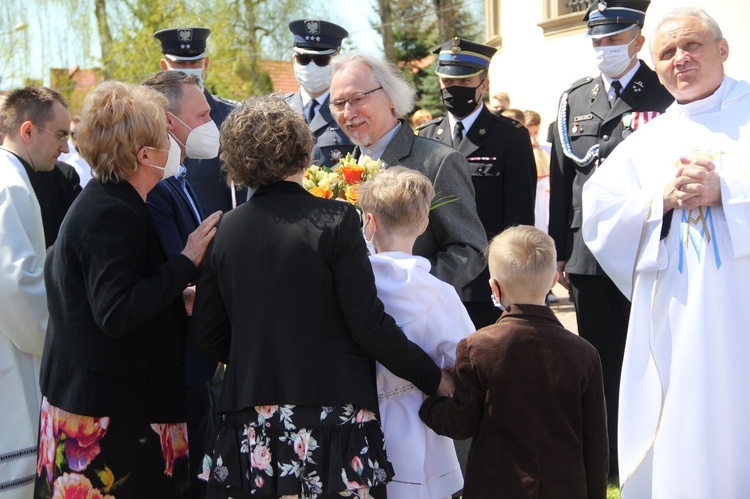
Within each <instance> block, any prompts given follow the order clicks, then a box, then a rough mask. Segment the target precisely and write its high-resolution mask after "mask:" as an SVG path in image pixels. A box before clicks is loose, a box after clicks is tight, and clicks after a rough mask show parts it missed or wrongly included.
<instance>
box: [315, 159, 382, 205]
mask: <svg viewBox="0 0 750 499" xmlns="http://www.w3.org/2000/svg"><path fill="white" fill-rule="evenodd" d="M362 159H363V161H362V164H358V163H357V160H356V159H354V158H352V155H351V154H347V155H346V157H344V158H342V159H340V160H339V164H338V165H336V166H334V167H333V168H329V167H326V166H317V165H312V166H311V167H310V168H308V169H307V172H305V178H304V179H303V180H302V185H303V186H304V188H305V189H307V190H308V191H309V192H310V193H311V194H313V195H315V196H318V197H320V198H325V199H340V200H342V201H347V202H349V203H351V204H353V205H355V206H356V204H357V197H358V196H357V192H356V189H355V187H356V185H357V184H360V183H362V182H366V181H367V180H370V179H371V178H373V177H374V176H375V175H377V173H378V172H379V171H380V170H382V169H383V168H384V166H383V162H382V161H381V160H379V159H378V160H373V159H371V158H370V157H369V156H364V157H363V158H362Z"/></svg>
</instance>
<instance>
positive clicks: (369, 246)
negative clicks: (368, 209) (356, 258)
mask: <svg viewBox="0 0 750 499" xmlns="http://www.w3.org/2000/svg"><path fill="white" fill-rule="evenodd" d="M369 223H370V218H369V214H368V215H367V218H366V219H365V223H364V224H363V226H362V237H364V238H365V246H367V252H368V253H370V254H371V255H377V254H378V251H377V250H376V249H375V243H373V242H372V238H373V237H374V236H375V234H373V235H372V236H370V238H369V239H367V226H368V225H369Z"/></svg>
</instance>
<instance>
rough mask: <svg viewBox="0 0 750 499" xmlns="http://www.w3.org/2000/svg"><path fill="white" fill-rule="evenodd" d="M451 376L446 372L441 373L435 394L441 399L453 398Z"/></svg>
mask: <svg viewBox="0 0 750 499" xmlns="http://www.w3.org/2000/svg"><path fill="white" fill-rule="evenodd" d="M453 388H454V386H453V376H451V375H450V374H448V371H446V370H442V371H441V378H440V385H439V386H438V389H437V394H438V395H439V396H441V397H452V396H453Z"/></svg>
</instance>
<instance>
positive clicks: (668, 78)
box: [582, 8, 750, 499]
mask: <svg viewBox="0 0 750 499" xmlns="http://www.w3.org/2000/svg"><path fill="white" fill-rule="evenodd" d="M651 51H652V56H653V61H654V66H655V69H656V72H657V74H658V75H659V79H660V80H661V82H662V83H663V84H664V86H665V87H666V88H667V89H668V90H669V92H670V93H671V94H672V95H674V97H675V99H676V102H675V104H674V105H672V107H670V108H669V109H668V110H667V112H666V113H664V114H663V115H661V116H659V117H657V118H656V119H654V120H652V121H651V122H649V123H648V124H647V125H646V126H645V127H643V128H642V130H641V131H639V133H637V134H633V135H632V136H631V137H629V138H628V140H626V141H624V142H623V143H622V144H621V145H620V146H619V147H618V148H617V149H616V150H615V151H614V153H613V154H612V155H611V156H609V158H608V159H607V161H606V168H601V169H600V170H598V171H597V172H596V173H595V174H594V175H593V176H592V178H591V179H590V180H589V181H588V182H587V183H586V186H585V187H584V192H583V228H582V230H583V236H584V239H585V241H586V244H587V245H588V246H589V248H590V249H591V250H592V252H593V253H594V255H595V256H596V258H597V259H598V261H599V262H600V264H601V265H602V267H603V268H604V270H605V271H606V272H607V275H609V276H610V277H611V278H612V279H613V280H614V282H615V283H616V284H617V285H618V287H619V288H620V290H621V291H622V292H623V293H625V295H626V296H629V297H630V298H631V301H632V311H631V317H630V326H629V330H628V338H627V345H626V348H625V358H624V364H623V371H622V385H621V389H620V413H619V421H620V425H619V435H618V437H619V438H618V441H619V461H620V482H621V485H622V497H623V498H624V499H631V498H638V499H641V498H649V497H680V498H701V499H702V498H747V497H750V397H749V396H748V385H749V384H750V300H748V285H750V84H748V83H746V82H744V81H737V80H734V79H732V78H730V77H728V76H726V75H725V74H724V62H725V61H726V59H727V56H728V54H729V47H728V44H727V41H726V40H725V39H724V38H723V35H722V33H721V30H720V28H719V26H718V25H717V24H716V22H715V21H714V20H713V19H712V18H711V17H709V16H708V14H706V13H705V12H704V11H702V10H699V9H693V8H680V9H677V10H674V11H671V12H670V13H669V14H667V16H666V17H665V18H664V19H663V20H662V21H661V22H660V23H659V24H658V25H657V27H656V29H655V31H654V37H653V38H652V45H651Z"/></svg>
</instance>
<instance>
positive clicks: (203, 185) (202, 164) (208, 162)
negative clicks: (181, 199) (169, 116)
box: [184, 88, 247, 215]
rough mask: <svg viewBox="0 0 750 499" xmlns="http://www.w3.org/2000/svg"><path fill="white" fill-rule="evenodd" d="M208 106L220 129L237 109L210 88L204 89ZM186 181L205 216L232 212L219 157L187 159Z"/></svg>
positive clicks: (239, 198) (240, 198) (240, 194)
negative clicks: (216, 212)
mask: <svg viewBox="0 0 750 499" xmlns="http://www.w3.org/2000/svg"><path fill="white" fill-rule="evenodd" d="M203 95H205V96H206V100H207V101H208V105H209V106H210V107H211V119H212V120H214V123H216V126H217V127H219V129H221V124H222V123H224V120H225V119H226V118H227V116H229V113H231V112H232V110H234V108H235V104H234V103H232V102H231V101H228V100H226V99H222V98H221V97H217V96H215V95H211V94H210V93H209V92H208V90H207V89H205V88H204V89H203ZM184 164H185V168H186V169H187V179H188V181H189V182H190V185H191V186H192V187H193V189H194V190H195V194H196V196H198V200H199V201H200V203H201V208H202V209H203V211H204V213H206V214H207V215H210V214H211V213H213V212H215V211H218V210H221V211H223V212H224V213H226V212H227V211H229V210H231V209H232V190H231V188H230V187H229V186H227V174H226V172H225V171H224V168H223V163H222V162H221V160H219V157H218V156H216V157H215V158H211V159H191V158H187V159H186V160H185V163H184ZM236 196H237V203H238V204H239V203H240V202H242V201H244V200H245V197H246V196H247V193H246V191H245V190H244V189H243V190H242V191H237V193H236Z"/></svg>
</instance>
